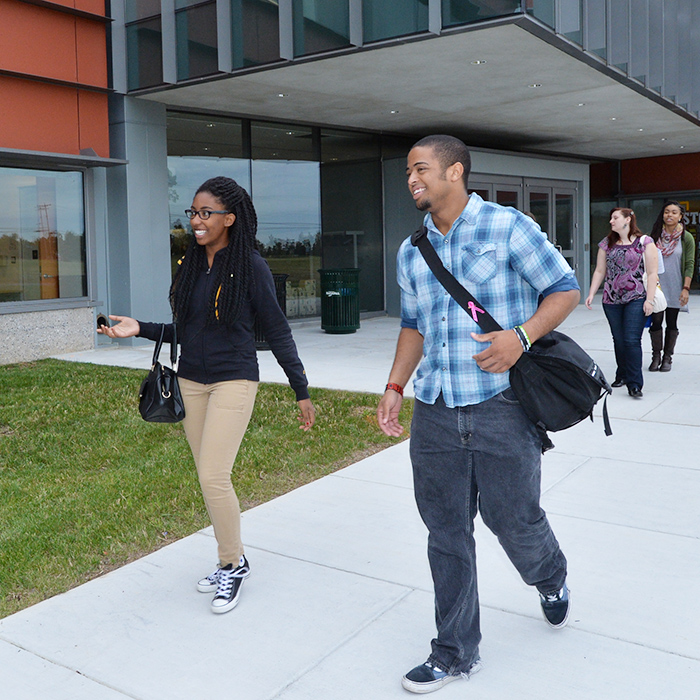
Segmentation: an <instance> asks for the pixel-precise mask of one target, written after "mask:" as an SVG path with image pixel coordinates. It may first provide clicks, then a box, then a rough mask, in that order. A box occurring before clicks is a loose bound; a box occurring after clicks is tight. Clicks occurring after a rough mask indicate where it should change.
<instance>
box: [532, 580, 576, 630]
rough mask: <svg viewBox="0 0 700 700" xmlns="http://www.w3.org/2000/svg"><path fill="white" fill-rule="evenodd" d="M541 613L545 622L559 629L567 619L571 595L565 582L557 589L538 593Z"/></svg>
mask: <svg viewBox="0 0 700 700" xmlns="http://www.w3.org/2000/svg"><path fill="white" fill-rule="evenodd" d="M540 605H541V606H542V614H543V615H544V619H545V621H546V622H547V624H548V625H549V626H550V627H552V628H553V629H561V628H562V627H564V626H565V625H566V623H567V622H568V621H569V610H570V609H571V595H570V593H569V589H568V587H567V585H566V584H564V587H563V588H562V589H561V590H559V591H551V592H550V593H540Z"/></svg>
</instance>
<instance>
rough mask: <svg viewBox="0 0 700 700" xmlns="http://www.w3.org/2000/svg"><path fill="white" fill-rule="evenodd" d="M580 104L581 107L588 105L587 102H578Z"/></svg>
mask: <svg viewBox="0 0 700 700" xmlns="http://www.w3.org/2000/svg"><path fill="white" fill-rule="evenodd" d="M578 106H579V107H585V106H586V103H585V102H579V103H578Z"/></svg>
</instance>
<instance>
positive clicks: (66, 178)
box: [0, 167, 87, 302]
mask: <svg viewBox="0 0 700 700" xmlns="http://www.w3.org/2000/svg"><path fill="white" fill-rule="evenodd" d="M0 210H1V211H2V212H3V219H2V224H0V302H3V301H32V300H39V299H69V298H74V297H84V296H86V295H87V278H86V272H85V216H84V204H83V175H82V173H80V172H72V171H71V172H54V171H50V170H29V169H23V168H1V167H0Z"/></svg>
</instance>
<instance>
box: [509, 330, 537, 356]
mask: <svg viewBox="0 0 700 700" xmlns="http://www.w3.org/2000/svg"><path fill="white" fill-rule="evenodd" d="M513 330H514V331H515V334H516V335H517V336H518V338H519V339H520V343H521V344H522V346H523V351H524V352H528V350H530V348H531V347H532V343H531V342H530V338H529V337H528V335H527V332H526V331H525V329H524V328H523V327H522V326H515V328H513Z"/></svg>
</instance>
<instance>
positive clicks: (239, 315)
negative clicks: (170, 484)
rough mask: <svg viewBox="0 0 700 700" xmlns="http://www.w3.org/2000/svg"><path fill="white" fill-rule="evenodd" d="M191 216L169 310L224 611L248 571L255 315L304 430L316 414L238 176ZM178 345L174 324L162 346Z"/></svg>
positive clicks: (119, 327) (213, 186)
mask: <svg viewBox="0 0 700 700" xmlns="http://www.w3.org/2000/svg"><path fill="white" fill-rule="evenodd" d="M185 213H186V214H187V216H188V217H189V219H190V222H191V226H192V231H193V234H194V235H193V238H192V241H191V243H190V246H189V248H188V249H187V252H186V253H185V256H184V258H183V259H182V260H181V261H180V267H179V270H178V272H177V274H176V276H175V279H174V281H173V284H172V286H171V288H170V304H171V307H172V311H173V319H174V322H175V324H176V325H177V338H178V341H179V342H180V344H181V354H180V360H179V365H178V378H179V381H180V388H181V391H182V396H183V400H184V403H185V414H186V415H185V419H184V421H183V427H184V429H185V434H186V436H187V440H188V442H189V444H190V447H191V449H192V454H193V455H194V461H195V465H196V467H197V473H198V476H199V482H200V485H201V487H202V495H203V496H204V502H205V504H206V507H207V511H208V513H209V517H210V518H211V522H212V525H213V526H214V535H215V537H216V541H217V545H218V555H219V563H218V566H217V568H216V570H215V571H214V572H213V573H212V574H210V575H209V576H206V577H204V578H202V579H201V580H200V581H199V582H198V583H197V589H198V590H199V591H201V592H203V593H214V597H213V600H212V603H211V609H212V611H213V612H215V613H225V612H228V611H229V610H231V609H232V608H233V607H234V606H235V605H236V604H237V603H238V597H239V594H240V588H241V584H242V583H243V580H244V579H245V578H247V577H248V576H249V574H250V565H249V563H248V560H247V559H246V557H245V554H244V550H243V543H242V541H241V523H240V520H241V517H240V508H239V504H238V498H237V496H236V492H235V491H234V489H233V485H232V483H231V472H232V468H233V463H234V461H235V459H236V455H237V453H238V448H239V447H240V444H241V441H242V439H243V435H244V433H245V431H246V428H247V427H248V422H249V420H250V416H251V414H252V412H253V405H254V403H255V395H256V393H257V388H258V381H259V371H258V361H257V355H256V352H255V333H254V322H255V319H256V317H257V318H259V319H260V321H261V324H262V329H263V332H264V334H265V339H266V341H267V342H268V343H269V345H270V349H271V350H272V352H273V353H274V355H275V358H276V359H277V361H278V363H279V364H280V366H281V367H282V368H283V369H284V371H285V374H286V375H287V378H288V379H289V383H290V385H291V387H292V389H293V390H294V393H295V395H296V400H297V402H298V405H299V409H300V416H299V421H300V423H301V425H300V427H301V428H302V429H303V430H309V429H310V428H311V427H312V426H313V424H314V420H315V417H314V414H315V412H314V407H313V405H312V403H311V400H310V399H309V392H308V389H307V386H308V382H307V380H306V372H305V371H304V367H303V365H302V364H301V361H300V360H299V356H298V354H297V349H296V345H295V344H294V340H293V338H292V332H291V330H290V328H289V323H288V322H287V319H286V317H285V315H284V313H283V312H282V310H281V309H280V307H279V304H278V302H277V295H276V292H275V286H274V282H273V278H272V273H271V272H270V268H269V267H268V265H267V263H266V262H265V261H264V260H263V258H262V257H261V256H260V253H259V252H258V251H257V248H256V244H255V240H256V238H255V236H256V231H257V216H256V214H255V209H254V208H253V204H252V202H251V200H250V197H249V196H248V193H247V192H246V191H245V190H244V189H243V188H242V187H241V186H240V185H239V184H238V183H237V182H235V180H231V179H230V178H226V177H215V178H212V179H211V180H207V181H206V182H205V183H204V184H203V185H201V186H200V188H199V189H198V190H197V193H196V195H195V197H194V200H193V201H192V208H191V209H188V210H187V211H186V212H185ZM110 319H112V320H113V321H116V324H115V325H114V326H112V327H111V328H110V327H107V326H103V327H102V329H101V331H100V332H102V333H104V334H106V335H108V336H109V337H110V338H127V337H130V336H135V335H136V336H140V337H143V338H148V339H150V340H157V339H158V337H159V336H160V330H161V324H157V323H144V322H142V321H137V320H136V319H133V318H129V317H127V316H110ZM172 339H173V326H172V324H170V325H168V326H166V330H165V341H166V342H171V341H172Z"/></svg>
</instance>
